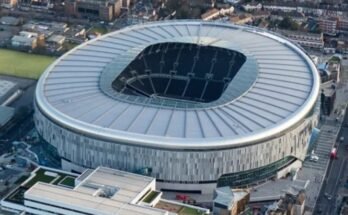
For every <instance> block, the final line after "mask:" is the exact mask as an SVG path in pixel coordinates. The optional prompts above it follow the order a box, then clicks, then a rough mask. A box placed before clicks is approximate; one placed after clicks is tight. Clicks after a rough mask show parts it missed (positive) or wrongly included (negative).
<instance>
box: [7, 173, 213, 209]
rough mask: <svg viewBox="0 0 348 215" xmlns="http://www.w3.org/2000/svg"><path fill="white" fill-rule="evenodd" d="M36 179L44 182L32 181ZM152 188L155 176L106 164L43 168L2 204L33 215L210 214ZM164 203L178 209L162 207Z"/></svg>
mask: <svg viewBox="0 0 348 215" xmlns="http://www.w3.org/2000/svg"><path fill="white" fill-rule="evenodd" d="M38 175H40V177H38ZM39 178H45V180H46V181H45V182H41V181H37V182H36V183H34V182H33V181H35V180H40V179H39ZM66 178H70V179H66ZM49 179H51V181H49ZM69 180H70V182H68V181H69ZM71 180H74V183H73V184H71ZM57 182H58V183H57ZM33 183H34V184H33ZM31 184H33V185H31ZM30 185H31V186H30ZM155 189H156V179H154V178H151V177H147V176H142V175H136V174H132V173H128V172H123V171H119V170H115V169H110V168H106V167H98V168H97V169H95V170H90V169H89V170H86V171H85V172H84V173H83V174H81V175H79V176H77V175H74V174H72V173H68V172H64V171H60V170H56V169H50V168H46V167H43V168H38V169H36V170H35V171H34V173H33V174H32V176H31V177H30V178H28V179H27V180H26V181H25V182H23V183H22V184H21V186H20V187H19V188H17V189H16V190H14V191H12V192H11V193H9V194H8V195H7V196H5V198H4V199H3V200H2V201H1V205H2V208H3V209H5V210H8V211H13V212H20V213H23V212H24V213H25V214H27V213H28V214H33V215H54V214H64V215H114V214H117V215H175V214H180V211H182V210H185V209H190V210H196V211H198V212H200V213H199V214H209V213H210V212H209V210H208V209H204V208H200V207H195V206H191V205H187V204H182V203H177V202H173V201H168V200H164V199H161V196H162V193H161V192H159V191H156V190H155ZM23 193H24V195H23ZM20 202H22V203H20ZM164 205H171V206H174V207H175V208H176V209H177V210H175V211H174V210H172V211H168V210H165V208H166V207H164Z"/></svg>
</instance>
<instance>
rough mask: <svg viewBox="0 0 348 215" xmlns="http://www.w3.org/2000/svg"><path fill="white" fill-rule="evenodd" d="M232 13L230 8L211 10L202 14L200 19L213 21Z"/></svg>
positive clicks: (232, 9) (232, 8)
mask: <svg viewBox="0 0 348 215" xmlns="http://www.w3.org/2000/svg"><path fill="white" fill-rule="evenodd" d="M233 11H234V7H230V8H227V9H220V10H218V9H216V8H213V9H211V10H208V11H207V12H206V13H204V14H202V16H201V18H202V19H203V20H214V19H217V18H220V17H224V16H226V15H231V14H232V13H233Z"/></svg>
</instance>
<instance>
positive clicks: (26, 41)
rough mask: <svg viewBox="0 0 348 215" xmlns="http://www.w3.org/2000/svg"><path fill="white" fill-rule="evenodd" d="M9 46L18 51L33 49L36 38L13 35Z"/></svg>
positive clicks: (35, 44)
mask: <svg viewBox="0 0 348 215" xmlns="http://www.w3.org/2000/svg"><path fill="white" fill-rule="evenodd" d="M11 45H12V46H13V47H15V48H18V49H29V50H31V49H35V48H36V46H37V38H35V37H23V36H19V35H15V36H13V37H12V39H11Z"/></svg>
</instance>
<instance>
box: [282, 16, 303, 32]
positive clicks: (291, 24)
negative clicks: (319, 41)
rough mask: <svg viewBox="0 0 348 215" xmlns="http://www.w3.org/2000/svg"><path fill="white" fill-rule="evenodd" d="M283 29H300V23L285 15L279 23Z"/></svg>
mask: <svg viewBox="0 0 348 215" xmlns="http://www.w3.org/2000/svg"><path fill="white" fill-rule="evenodd" d="M278 27H279V28H281V29H287V30H293V31H296V30H298V29H299V25H298V24H297V23H296V22H295V21H293V20H292V19H291V18H290V17H288V16H287V17H284V19H283V20H282V21H281V22H280V23H279V25H278Z"/></svg>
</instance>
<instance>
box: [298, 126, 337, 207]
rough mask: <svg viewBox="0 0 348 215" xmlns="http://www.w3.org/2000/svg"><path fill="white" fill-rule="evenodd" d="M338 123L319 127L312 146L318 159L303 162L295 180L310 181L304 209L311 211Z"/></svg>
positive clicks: (334, 139)
mask: <svg viewBox="0 0 348 215" xmlns="http://www.w3.org/2000/svg"><path fill="white" fill-rule="evenodd" d="M339 129H340V123H337V122H335V120H328V121H325V122H324V123H323V124H322V126H321V127H320V134H319V137H318V139H317V141H316V143H315V144H316V145H315V146H314V152H315V154H316V155H317V156H318V157H319V160H318V161H317V162H313V161H310V160H305V161H304V162H303V166H302V169H301V170H300V171H299V172H298V175H297V178H298V179H301V180H310V183H309V185H308V187H307V189H306V208H307V209H310V211H313V209H314V207H315V204H316V201H317V198H318V196H319V192H320V188H321V186H322V182H323V179H324V177H325V174H326V170H327V167H328V165H329V162H330V152H331V149H332V147H333V146H334V145H335V142H336V139H337V134H338V131H339Z"/></svg>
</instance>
